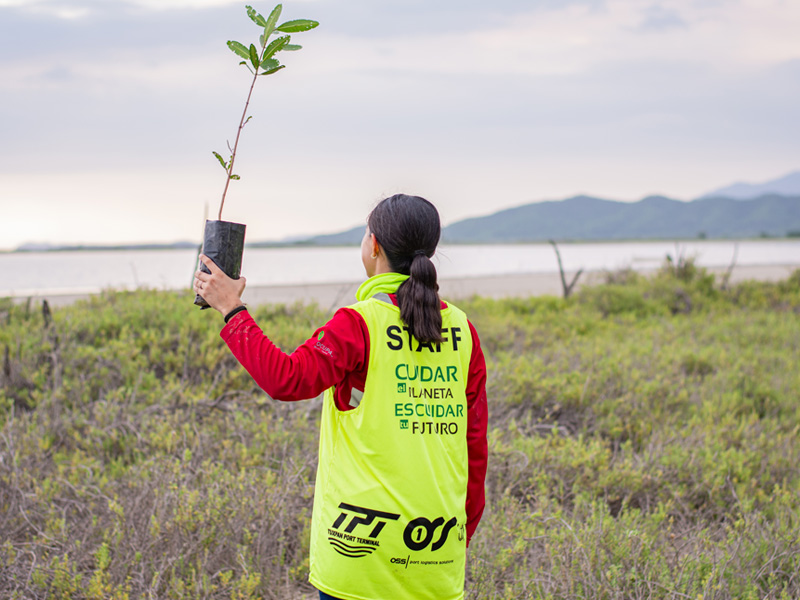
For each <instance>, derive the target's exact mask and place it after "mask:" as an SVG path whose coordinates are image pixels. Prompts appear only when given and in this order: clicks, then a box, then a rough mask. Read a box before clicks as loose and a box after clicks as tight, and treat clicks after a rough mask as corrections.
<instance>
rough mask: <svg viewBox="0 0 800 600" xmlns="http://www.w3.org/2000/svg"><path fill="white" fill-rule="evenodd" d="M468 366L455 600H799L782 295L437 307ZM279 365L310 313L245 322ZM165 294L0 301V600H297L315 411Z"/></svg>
mask: <svg viewBox="0 0 800 600" xmlns="http://www.w3.org/2000/svg"><path fill="white" fill-rule="evenodd" d="M461 306H462V308H464V309H465V310H466V311H467V313H468V314H469V315H470V317H471V319H472V321H473V323H474V324H475V326H476V328H477V330H478V332H479V333H480V335H481V339H482V343H483V347H484V351H485V353H486V357H487V363H488V367H489V380H488V394H489V402H490V425H489V443H490V464H489V473H488V477H487V500H488V505H487V509H486V513H485V515H484V520H483V521H482V523H481V525H480V526H479V528H478V532H477V533H476V535H475V537H474V539H473V542H472V544H471V547H470V552H469V561H468V572H467V597H468V598H470V599H484V598H497V599H500V598H507V599H511V598H542V599H545V598H548V599H562V598H563V599H567V598H587V599H588V598H592V599H594V598H596V599H609V600H610V599H614V598H626V599H628V598H692V599H693V600H698V599H699V598H703V599H712V598H714V599H727V598H737V599H739V598H744V599H749V598H753V599H755V598H776V599H783V598H787V599H788V598H797V597H800V468H798V456H800V441H799V440H800V438H799V437H798V433H800V403H798V393H797V390H798V389H800V369H798V365H799V364H800V318H799V317H798V315H799V314H800V272H796V273H795V274H794V275H793V276H792V277H791V278H789V279H788V280H786V281H784V282H780V283H774V284H769V283H744V284H740V285H738V286H734V287H732V288H730V289H727V290H722V289H720V285H719V284H718V282H716V281H715V280H714V278H713V277H712V276H710V275H708V274H706V273H705V272H704V271H702V270H701V269H696V268H694V266H693V265H692V264H691V263H690V262H689V263H681V264H678V265H671V266H666V267H665V268H664V269H663V270H662V272H661V273H659V274H658V275H657V276H655V277H652V278H641V277H638V276H636V275H635V274H631V273H626V274H610V275H609V282H608V283H606V284H603V285H598V286H594V287H589V288H585V289H583V290H582V291H581V292H579V293H578V294H576V295H575V296H574V297H572V298H570V299H569V300H568V301H565V300H562V299H559V298H553V297H535V298H527V299H514V300H503V301H494V300H487V299H481V298H475V299H472V300H471V301H469V302H463V303H461ZM254 312H255V316H256V319H257V320H258V321H259V323H260V324H261V325H262V326H263V327H264V329H265V330H266V331H268V332H269V333H270V334H271V336H272V337H273V339H275V340H276V342H277V343H278V344H280V345H281V346H282V347H284V348H287V349H292V348H294V347H295V346H297V345H298V344H299V343H301V342H302V341H304V340H305V338H306V336H308V335H309V334H310V333H311V332H312V331H313V330H314V328H315V327H316V326H317V325H319V324H320V323H322V322H324V320H326V319H327V317H328V315H327V314H326V313H325V312H324V311H322V310H320V309H319V308H317V307H314V306H311V307H308V306H301V305H296V306H265V307H260V308H258V309H256V310H255V311H254ZM220 325H221V321H220V320H219V319H218V316H217V315H210V314H208V313H207V312H200V311H197V310H196V309H194V307H192V306H191V297H190V296H189V295H186V294H175V293H164V292H153V291H146V290H142V291H138V292H134V293H108V294H104V295H102V296H99V297H96V298H93V299H91V300H89V301H87V302H82V303H76V304H75V305H72V306H68V307H64V308H61V309H58V310H55V311H54V312H53V313H52V315H51V314H49V312H43V311H42V310H40V307H39V306H31V305H28V306H12V305H11V304H10V303H5V304H0V352H2V363H3V364H2V371H0V597H2V598H20V599H22V598H25V599H28V598H63V599H78V598H80V599H84V598H87V599H88V598H119V599H123V598H175V599H188V598H226V599H227V598H232V599H246V598H269V599H278V598H280V599H284V598H287V599H288V598H304V597H310V594H311V593H312V592H313V590H312V589H311V588H310V587H309V585H308V584H307V582H306V577H307V572H308V541H307V540H308V527H309V519H310V512H311V502H312V497H313V491H314V490H313V483H314V474H315V469H316V444H317V435H318V433H317V430H318V423H317V414H318V411H319V406H320V400H319V399H315V400H311V401H308V402H301V403H294V404H288V403H287V404H284V403H278V402H273V401H271V400H270V399H269V398H267V397H266V396H265V395H264V393H263V392H261V391H260V390H258V389H257V388H256V387H255V385H254V384H253V383H252V381H251V380H250V378H249V377H248V376H247V374H246V373H245V372H244V371H243V370H242V369H241V368H240V367H239V366H238V365H237V363H236V361H235V360H234V359H233V358H232V357H231V355H230V353H229V352H228V351H227V349H226V347H225V346H224V344H223V343H222V341H221V340H220V338H219V337H218V332H219V329H220Z"/></svg>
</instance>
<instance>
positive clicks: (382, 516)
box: [328, 502, 400, 558]
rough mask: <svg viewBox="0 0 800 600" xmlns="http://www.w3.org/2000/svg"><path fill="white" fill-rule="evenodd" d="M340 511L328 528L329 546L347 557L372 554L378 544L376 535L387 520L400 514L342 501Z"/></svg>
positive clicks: (394, 518) (393, 519)
mask: <svg viewBox="0 0 800 600" xmlns="http://www.w3.org/2000/svg"><path fill="white" fill-rule="evenodd" d="M339 508H340V509H341V510H342V512H341V513H340V514H339V516H338V517H337V518H336V520H335V521H334V522H333V524H332V525H331V526H330V527H329V528H328V541H329V542H330V544H331V547H332V548H333V549H334V550H335V551H336V552H338V553H339V554H341V555H342V556H347V557H348V558H360V557H362V556H367V555H368V554H372V553H373V552H375V550H377V549H378V547H379V546H380V542H378V536H379V535H380V533H381V530H383V528H384V527H385V526H386V523H388V522H389V521H396V520H397V519H399V518H400V515H398V514H395V513H388V512H383V511H380V510H374V509H372V508H364V507H363V506H355V505H353V504H347V503H346V502H342V503H340V504H339Z"/></svg>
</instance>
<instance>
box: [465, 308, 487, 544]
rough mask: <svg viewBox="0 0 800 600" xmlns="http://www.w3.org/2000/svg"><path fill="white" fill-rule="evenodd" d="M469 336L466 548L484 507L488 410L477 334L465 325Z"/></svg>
mask: <svg viewBox="0 0 800 600" xmlns="http://www.w3.org/2000/svg"><path fill="white" fill-rule="evenodd" d="M469 331H470V334H472V356H471V357H470V361H469V374H468V376H467V455H468V457H469V480H468V482H467V506H466V508H467V545H469V541H470V539H471V538H472V534H474V533H475V529H476V528H477V527H478V522H479V521H480V520H481V516H482V515H483V508H484V506H485V505H486V492H485V491H484V482H485V481H486V464H487V459H488V455H489V448H488V444H487V441H486V427H487V423H488V420H489V410H488V405H487V401H486V361H485V359H484V358H483V350H482V349H481V341H480V339H478V333H477V332H476V331H475V328H474V327H473V326H472V323H470V324H469Z"/></svg>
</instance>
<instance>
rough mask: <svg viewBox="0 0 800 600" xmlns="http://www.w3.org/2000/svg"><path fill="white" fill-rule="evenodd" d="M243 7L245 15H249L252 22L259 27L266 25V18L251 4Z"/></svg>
mask: <svg viewBox="0 0 800 600" xmlns="http://www.w3.org/2000/svg"><path fill="white" fill-rule="evenodd" d="M245 8H246V9H247V16H248V17H250V20H251V21H252V22H253V23H255V24H256V25H259V26H261V27H266V26H267V20H266V19H265V18H264V17H262V16H261V15H260V14H258V13H257V12H256V11H255V9H254V8H253V7H252V6H246V7H245Z"/></svg>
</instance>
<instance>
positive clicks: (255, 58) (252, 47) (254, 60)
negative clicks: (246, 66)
mask: <svg viewBox="0 0 800 600" xmlns="http://www.w3.org/2000/svg"><path fill="white" fill-rule="evenodd" d="M250 62H251V63H253V67H255V68H256V69H257V68H258V50H256V47H255V45H253V44H250Z"/></svg>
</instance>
